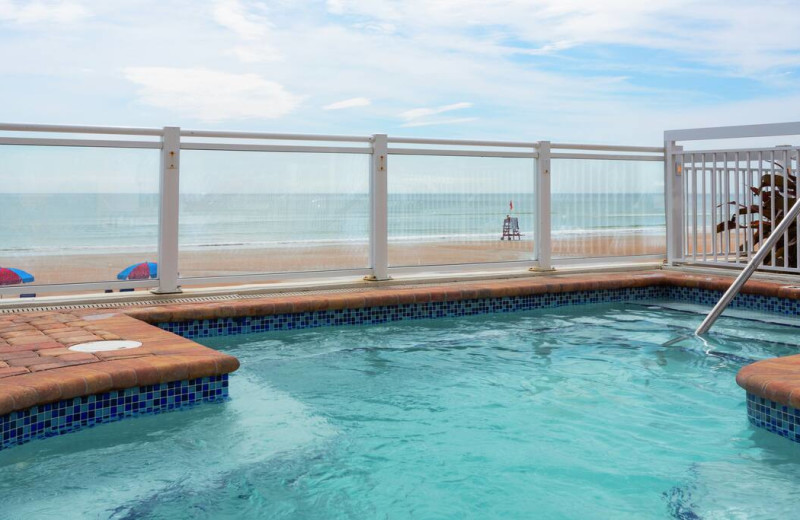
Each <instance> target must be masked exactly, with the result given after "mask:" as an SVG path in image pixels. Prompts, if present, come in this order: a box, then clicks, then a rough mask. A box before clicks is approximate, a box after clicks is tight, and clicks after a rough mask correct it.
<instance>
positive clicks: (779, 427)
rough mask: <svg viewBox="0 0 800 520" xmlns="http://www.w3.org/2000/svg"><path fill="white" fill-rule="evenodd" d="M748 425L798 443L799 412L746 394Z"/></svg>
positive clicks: (799, 436) (799, 429)
mask: <svg viewBox="0 0 800 520" xmlns="http://www.w3.org/2000/svg"><path fill="white" fill-rule="evenodd" d="M747 418H748V419H749V420H750V424H752V425H753V426H755V427H757V428H763V429H765V430H767V431H770V432H772V433H775V434H778V435H780V436H781V437H786V438H787V439H789V440H791V441H794V442H800V410H798V409H797V408H792V407H791V406H787V405H785V404H780V403H776V402H775V401H771V400H769V399H766V398H764V397H759V396H757V395H755V394H751V393H750V392H747Z"/></svg>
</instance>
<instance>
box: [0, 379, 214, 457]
mask: <svg viewBox="0 0 800 520" xmlns="http://www.w3.org/2000/svg"><path fill="white" fill-rule="evenodd" d="M227 397H228V374H224V375H221V376H210V377H204V378H200V379H191V380H183V381H173V382H171V383H160V384H155V385H147V386H139V387H133V388H126V389H124V390H114V391H112V392H105V393H102V394H95V395H88V396H84V397H76V398H74V399H66V400H63V401H58V402H55V403H50V404H44V405H39V406H34V407H33V408H28V409H27V410H21V411H17V412H11V413H10V414H7V415H4V416H0V450H3V449H5V448H9V447H11V446H17V445H19V444H24V443H26V442H29V441H32V440H34V439H43V438H46V437H54V436H56V435H63V434H65V433H70V432H74V431H78V430H81V429H84V428H90V427H92V426H94V425H96V424H102V423H109V422H114V421H119V420H121V419H124V418H127V417H134V416H137V415H147V414H157V413H163V412H167V411H171V410H178V409H182V408H186V407H189V406H193V405H195V404H198V403H201V402H217V401H223V400H225V399H226V398H227Z"/></svg>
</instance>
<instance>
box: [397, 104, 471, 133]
mask: <svg viewBox="0 0 800 520" xmlns="http://www.w3.org/2000/svg"><path fill="white" fill-rule="evenodd" d="M466 108H472V103H466V102H462V103H453V104H450V105H442V106H440V107H436V108H414V109H412V110H406V111H405V112H402V113H401V114H399V116H400V118H401V119H404V120H405V121H406V122H405V123H403V125H401V126H405V127H413V126H431V125H446V124H456V123H465V122H468V121H473V120H475V118H474V117H470V118H464V117H462V118H449V119H448V118H435V117H431V116H435V115H438V114H443V113H445V112H452V111H453V110H464V109H466Z"/></svg>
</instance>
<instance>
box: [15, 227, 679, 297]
mask: <svg viewBox="0 0 800 520" xmlns="http://www.w3.org/2000/svg"><path fill="white" fill-rule="evenodd" d="M665 248H666V245H665V239H664V236H663V235H595V236H591V235H590V236H585V235H583V236H581V235H575V236H570V237H567V238H565V237H553V239H552V250H553V253H552V256H553V258H554V259H558V258H580V257H587V258H589V257H604V256H608V257H614V256H637V255H655V254H664V252H665ZM533 250H534V242H533V240H530V239H528V240H514V241H508V240H502V241H501V240H498V239H495V240H478V241H475V240H470V241H459V240H452V239H451V240H439V241H427V240H426V241H413V242H405V241H399V242H390V244H389V264H390V266H391V267H407V266H432V268H435V266H437V265H449V264H464V263H484V262H508V261H525V260H530V259H531V258H532V256H533ZM156 260H157V253H156V251H155V250H152V251H139V252H115V253H76V254H63V255H30V256H28V255H25V256H8V255H2V254H0V265H2V266H4V267H5V266H7V267H16V268H19V269H23V270H25V271H28V272H29V273H31V274H32V275H34V277H35V278H36V281H35V282H34V283H33V284H24V285H22V286H20V287H27V288H30V289H31V291H30V292H35V287H36V286H37V285H45V284H62V283H81V282H104V281H116V280H117V273H119V272H120V271H122V270H123V269H125V268H126V267H127V266H129V265H131V264H134V263H138V262H145V261H150V262H154V261H156ZM368 264H369V244H368V243H366V242H360V243H345V244H342V243H337V244H325V245H320V244H313V245H312V244H305V245H302V244H293V245H292V246H291V247H285V246H283V247H253V248H246V247H209V248H204V249H199V250H192V249H189V250H181V251H180V256H179V261H178V265H179V270H180V274H181V276H182V277H184V278H193V277H205V276H235V275H243V274H254V273H275V274H279V273H286V272H301V271H331V270H342V269H360V268H367V267H368Z"/></svg>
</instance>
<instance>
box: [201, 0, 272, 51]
mask: <svg viewBox="0 0 800 520" xmlns="http://www.w3.org/2000/svg"><path fill="white" fill-rule="evenodd" d="M212 16H213V18H214V20H215V21H216V22H217V23H218V24H220V25H221V26H223V27H225V28H226V29H228V30H230V31H232V32H233V33H234V34H235V35H236V36H237V37H238V38H239V40H240V44H239V45H236V46H234V47H233V49H232V50H231V53H232V54H234V55H235V56H236V57H238V58H239V59H240V60H241V61H243V62H245V63H258V62H261V61H273V60H277V59H279V58H280V57H281V54H280V52H278V50H277V49H276V48H275V46H274V45H273V44H272V43H271V42H270V37H271V29H272V24H271V22H270V21H269V19H268V18H267V17H266V16H265V15H264V14H261V13H258V12H256V11H255V8H247V7H245V5H244V4H242V2H240V1H239V0H217V1H216V2H215V4H214V8H213V10H212Z"/></svg>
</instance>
